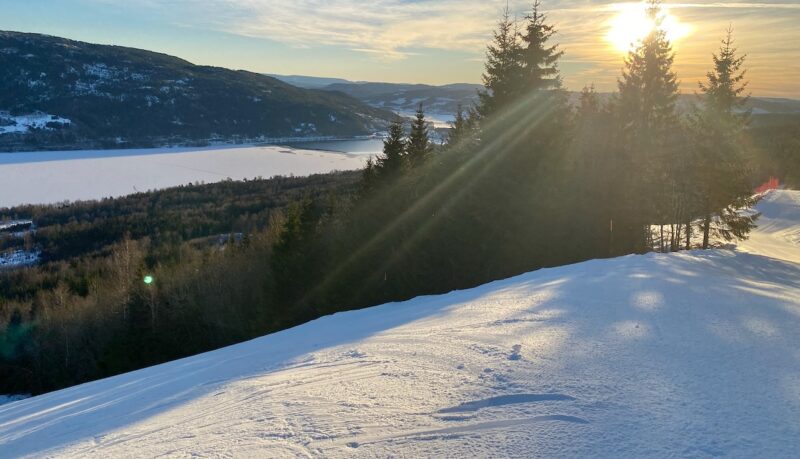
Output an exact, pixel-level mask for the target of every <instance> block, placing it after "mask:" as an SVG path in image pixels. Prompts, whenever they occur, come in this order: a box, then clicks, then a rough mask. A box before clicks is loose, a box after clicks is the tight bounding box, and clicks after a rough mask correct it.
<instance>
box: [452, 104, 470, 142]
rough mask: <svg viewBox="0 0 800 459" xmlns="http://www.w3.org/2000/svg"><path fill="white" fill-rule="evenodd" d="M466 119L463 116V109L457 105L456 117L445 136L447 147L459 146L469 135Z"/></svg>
mask: <svg viewBox="0 0 800 459" xmlns="http://www.w3.org/2000/svg"><path fill="white" fill-rule="evenodd" d="M468 131H469V126H468V119H467V117H466V116H464V109H463V108H462V107H461V104H458V109H456V116H455V119H454V120H453V122H452V123H451V125H450V133H449V134H448V135H447V146H448V147H451V148H452V147H455V146H456V145H459V144H460V143H461V142H463V141H464V139H465V138H466V137H467V136H468V135H469V132H468Z"/></svg>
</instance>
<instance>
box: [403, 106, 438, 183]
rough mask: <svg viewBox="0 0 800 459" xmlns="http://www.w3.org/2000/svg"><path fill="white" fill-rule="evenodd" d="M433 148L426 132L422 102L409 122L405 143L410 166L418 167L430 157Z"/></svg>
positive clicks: (426, 123)
mask: <svg viewBox="0 0 800 459" xmlns="http://www.w3.org/2000/svg"><path fill="white" fill-rule="evenodd" d="M432 152H433V148H432V146H431V141H430V135H429V133H428V122H427V121H425V112H424V110H423V109H422V104H419V108H417V115H416V118H415V119H414V122H413V123H412V124H411V134H410V135H409V136H408V143H407V144H406V158H407V159H408V165H409V166H410V167H412V168H414V167H419V166H421V165H422V164H424V163H425V162H426V161H427V160H428V158H430V156H431V153H432Z"/></svg>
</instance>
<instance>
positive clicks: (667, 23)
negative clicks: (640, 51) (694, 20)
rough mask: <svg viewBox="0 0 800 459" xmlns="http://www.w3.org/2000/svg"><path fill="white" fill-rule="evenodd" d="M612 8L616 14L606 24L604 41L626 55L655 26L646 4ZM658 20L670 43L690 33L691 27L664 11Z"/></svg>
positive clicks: (628, 4) (621, 4) (620, 5)
mask: <svg viewBox="0 0 800 459" xmlns="http://www.w3.org/2000/svg"><path fill="white" fill-rule="evenodd" d="M613 8H614V9H615V10H616V11H618V13H617V15H616V16H614V17H613V18H612V19H611V20H610V21H609V23H608V33H607V34H606V41H608V42H609V43H610V44H611V45H612V46H613V47H614V48H615V49H617V50H618V51H621V52H623V53H626V52H628V51H629V50H631V49H633V48H634V47H636V45H637V44H638V43H639V42H640V41H641V40H642V39H643V38H645V37H646V36H647V35H648V34H649V33H650V32H652V31H653V28H655V26H656V24H655V22H654V21H653V19H651V18H650V17H648V14H647V8H648V5H647V4H646V3H620V4H616V5H614V7H613ZM660 19H661V28H662V29H663V30H664V31H665V32H666V34H667V39H668V40H669V41H670V42H672V43H675V42H676V41H678V40H680V39H682V38H683V37H686V36H687V35H689V33H691V31H692V28H691V26H689V25H688V24H684V23H682V22H680V21H679V20H678V18H676V17H675V16H673V15H671V14H670V13H669V12H667V11H666V10H662V11H661V13H660Z"/></svg>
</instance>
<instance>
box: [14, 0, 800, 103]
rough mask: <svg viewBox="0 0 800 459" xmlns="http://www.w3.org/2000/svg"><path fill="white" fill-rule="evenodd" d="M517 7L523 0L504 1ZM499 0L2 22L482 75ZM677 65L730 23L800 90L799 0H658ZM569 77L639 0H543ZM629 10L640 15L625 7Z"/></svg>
mask: <svg viewBox="0 0 800 459" xmlns="http://www.w3.org/2000/svg"><path fill="white" fill-rule="evenodd" d="M509 4H510V7H511V9H512V11H513V13H514V14H515V15H516V16H518V17H520V18H522V17H524V15H525V12H526V10H527V8H528V7H529V4H530V2H527V1H524V2H523V1H509ZM505 5H506V0H369V1H364V0H3V5H2V11H1V12H0V29H2V30H13V31H21V32H36V33H45V34H50V35H57V36H62V37H66V38H72V39H76V40H82V41H88V42H93V43H103V44H115V45H122V46H131V47H136V48H144V49H148V50H153V51H159V52H163V53H167V54H171V55H175V56H178V57H181V58H184V59H186V60H189V61H191V62H193V63H196V64H203V65H216V66H222V67H228V68H233V69H245V70H251V71H255V72H263V73H277V74H297V75H310V76H323V77H339V78H346V79H349V80H356V81H386V82H406V83H429V84H446V83H455V82H467V83H478V82H480V78H481V73H482V71H483V60H484V55H485V47H486V44H487V42H488V41H489V40H490V38H491V33H492V30H493V28H494V27H495V25H496V22H497V20H498V18H499V17H500V14H501V13H502V10H503V8H504V7H505ZM664 5H665V7H666V10H667V14H668V16H669V18H670V22H669V23H670V24H671V27H673V28H674V30H675V32H676V33H675V34H674V37H673V38H674V50H675V53H676V57H675V66H674V69H675V70H676V71H677V73H678V77H679V79H680V81H681V89H682V91H683V92H684V93H692V92H693V91H695V90H696V89H697V84H698V81H700V80H701V79H703V77H704V75H705V72H706V71H708V69H709V68H710V66H711V55H712V53H713V52H715V51H716V50H717V48H718V47H719V42H720V40H721V39H722V38H723V37H724V34H725V30H726V29H727V28H728V26H732V27H733V29H734V38H735V40H736V46H737V48H738V49H739V50H740V52H742V53H744V54H747V61H746V66H747V67H748V79H749V80H750V86H749V89H750V91H751V93H752V94H753V95H757V96H774V97H792V98H800V0H771V1H763V2H752V1H751V2H721V1H710V0H696V1H695V2H693V3H678V2H669V1H665V2H664ZM542 9H543V10H544V11H545V12H546V13H547V14H548V18H549V21H550V22H551V23H552V24H553V25H555V27H556V28H557V29H558V34H557V35H556V36H555V37H554V42H556V43H558V44H559V45H560V46H561V48H562V49H563V50H564V51H565V55H564V57H563V59H562V61H561V64H560V68H561V71H562V75H563V77H564V83H565V86H566V87H567V88H568V89H572V90H580V89H581V88H582V87H583V86H585V85H589V84H594V85H595V87H596V88H597V89H598V90H600V91H610V90H614V89H615V87H616V79H617V77H618V75H619V74H620V71H621V68H622V64H623V58H624V54H625V50H624V48H626V46H625V45H626V43H625V40H626V39H628V38H630V37H631V36H632V34H634V35H635V32H636V31H637V30H639V29H641V17H640V15H639V14H638V13H637V11H640V9H639V8H637V7H636V6H635V4H626V3H612V2H604V1H593V0H564V1H559V0H543V1H542ZM632 12H633V13H635V14H632Z"/></svg>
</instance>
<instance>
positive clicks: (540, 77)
mask: <svg viewBox="0 0 800 459" xmlns="http://www.w3.org/2000/svg"><path fill="white" fill-rule="evenodd" d="M540 6H541V2H540V1H539V0H536V1H535V2H534V3H533V8H532V11H531V13H530V14H528V15H527V16H526V17H525V19H526V21H527V25H526V27H525V33H524V34H523V35H522V37H521V38H522V44H521V51H520V55H521V60H522V63H521V65H522V75H523V79H522V82H521V83H522V90H523V92H529V91H537V90H542V89H556V88H559V87H560V86H561V78H560V76H559V73H558V65H557V64H558V60H559V59H560V58H561V56H563V54H564V52H563V51H560V50H559V49H558V45H552V46H548V42H549V41H550V39H551V38H552V37H553V35H554V34H555V33H556V29H555V27H553V26H552V25H550V24H547V23H546V22H545V21H546V19H547V17H546V15H545V14H543V13H542V12H540V11H539V7H540Z"/></svg>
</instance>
